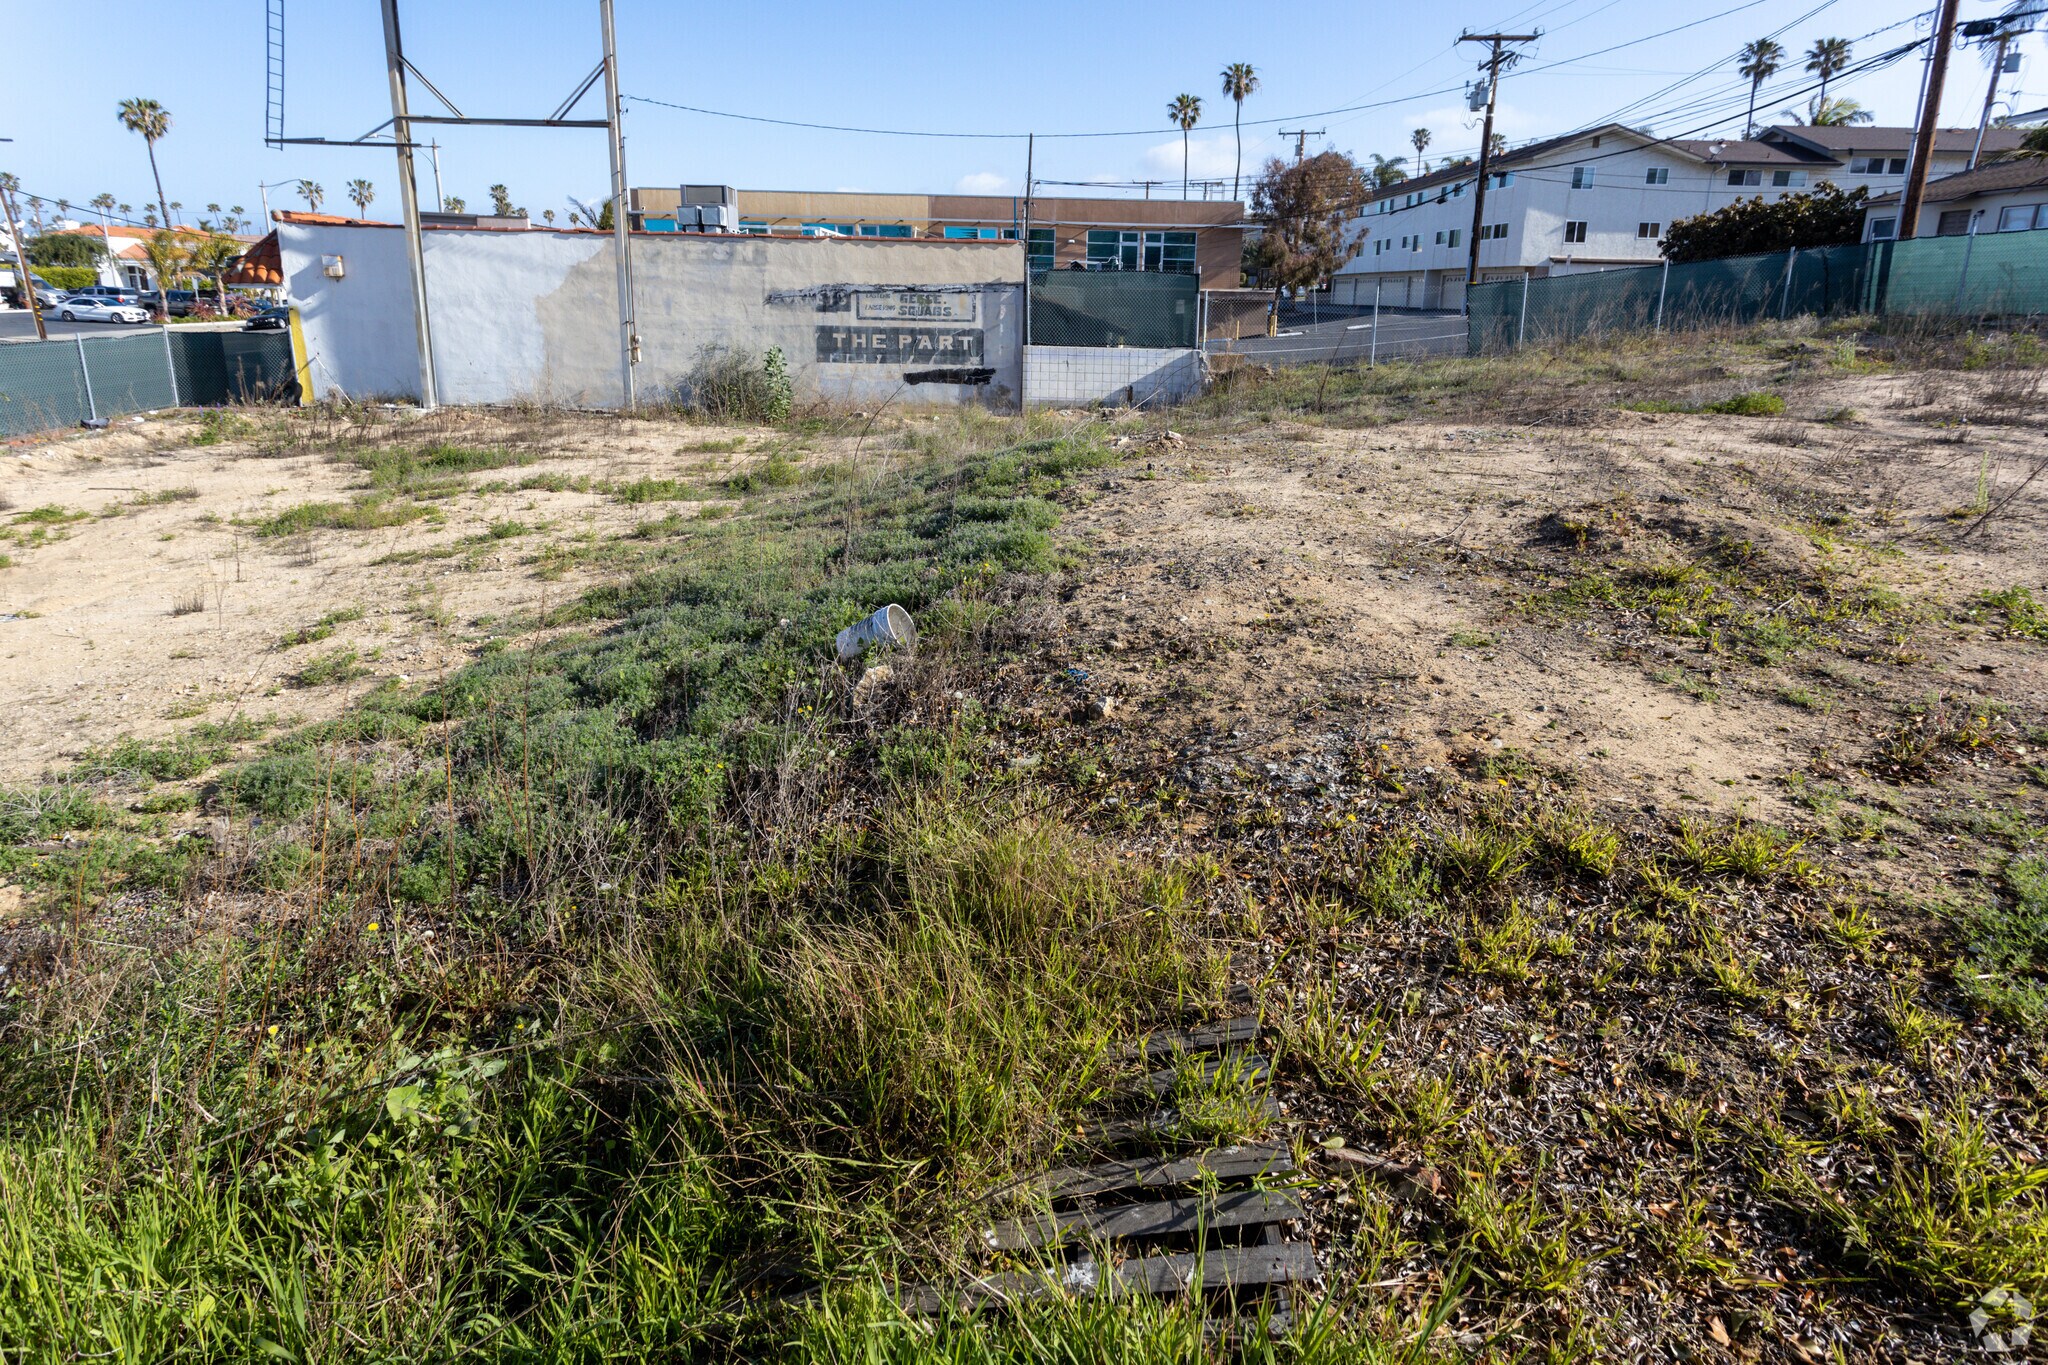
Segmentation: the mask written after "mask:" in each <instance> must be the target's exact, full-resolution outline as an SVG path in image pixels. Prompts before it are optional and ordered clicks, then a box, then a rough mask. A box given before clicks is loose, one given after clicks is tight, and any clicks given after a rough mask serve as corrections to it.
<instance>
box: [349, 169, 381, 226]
mask: <svg viewBox="0 0 2048 1365" xmlns="http://www.w3.org/2000/svg"><path fill="white" fill-rule="evenodd" d="M348 197H349V198H350V199H351V200H353V201H354V202H355V206H356V217H358V218H360V217H362V216H363V215H364V214H366V213H368V212H369V211H370V201H371V200H372V199H375V198H376V197H377V190H376V187H375V186H373V185H372V184H370V182H369V181H367V180H363V179H361V178H358V179H355V180H351V181H349V182H348Z"/></svg>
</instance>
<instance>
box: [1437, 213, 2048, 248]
mask: <svg viewBox="0 0 2048 1365" xmlns="http://www.w3.org/2000/svg"><path fill="white" fill-rule="evenodd" d="M2043 225H2044V226H2048V219H2044V220H2043ZM1464 237H1465V230H1464V229H1463V228H1452V229H1451V239H1450V241H1448V242H1446V243H1445V245H1446V246H1456V245H1457V244H1458V243H1459V242H1460V241H1462V240H1464Z"/></svg>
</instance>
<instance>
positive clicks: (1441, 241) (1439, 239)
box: [1436, 232, 1444, 246]
mask: <svg viewBox="0 0 2048 1365" xmlns="http://www.w3.org/2000/svg"><path fill="white" fill-rule="evenodd" d="M1436 244H1437V245H1438V246H1442V245H1443V244H1444V235H1443V233H1441V232H1439V233H1437V235H1436Z"/></svg>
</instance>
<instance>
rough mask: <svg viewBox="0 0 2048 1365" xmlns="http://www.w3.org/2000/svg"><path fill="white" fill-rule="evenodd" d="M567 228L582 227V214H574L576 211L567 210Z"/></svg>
mask: <svg viewBox="0 0 2048 1365" xmlns="http://www.w3.org/2000/svg"><path fill="white" fill-rule="evenodd" d="M569 226H570V227H581V226H583V215H582V214H580V213H578V212H576V210H574V209H570V210H569Z"/></svg>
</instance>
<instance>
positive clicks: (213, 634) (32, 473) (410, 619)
mask: <svg viewBox="0 0 2048 1365" xmlns="http://www.w3.org/2000/svg"><path fill="white" fill-rule="evenodd" d="M295 420H299V421H301V422H303V420H304V419H295ZM451 422H459V423H460V427H459V430H458V429H456V428H455V427H451V426H449V425H447V423H451ZM599 429H601V431H602V439H592V436H593V432H594V431H596V430H599ZM195 431H196V427H195V426H194V425H193V422H192V420H191V419H190V418H188V417H185V416H171V417H167V418H164V419H158V420H150V421H145V422H143V423H140V424H124V425H123V426H121V427H118V428H116V429H113V430H110V431H105V432H93V433H81V434H78V435H74V436H67V437H65V438H62V439H60V440H57V441H54V442H49V443H46V444H38V445H26V446H16V447H13V448H10V449H8V450H7V451H6V452H5V453H4V454H0V537H11V540H10V539H5V538H0V554H5V555H6V556H7V557H8V559H9V560H11V561H12V562H11V564H10V565H9V566H8V567H5V568H0V696H5V697H7V698H8V700H9V703H10V704H9V705H8V706H7V707H6V708H5V709H4V711H0V784H19V783H23V782H28V781H32V780H34V779H35V778H36V777H37V776H38V775H41V774H44V773H46V772H49V771H51V770H52V769H55V768H61V767H62V766H64V765H65V764H67V763H68V762H70V761H73V760H75V759H76V758H78V757H79V756H80V755H81V754H83V753H85V752H86V751H88V750H90V749H93V748H95V747H100V746H104V745H106V744H107V743H108V742H110V741H112V740H114V739H116V738H118V737H121V736H130V735H132V736H135V737H137V738H143V739H149V738H155V737H158V736H162V735H165V734H168V733H171V732H173V731H176V730H179V729H183V728H186V727H189V726H191V725H194V724H198V723H200V722H201V721H206V720H212V721H219V720H223V719H226V718H228V717H230V716H253V717H268V716H275V717H280V718H282V717H295V718H299V719H302V720H312V719H318V718H321V717H324V716H329V715H332V714H334V713H336V712H338V711H339V710H341V709H342V708H343V707H344V706H345V705H346V704H347V703H348V702H349V701H350V700H351V699H352V698H354V697H356V696H359V695H360V694H361V693H363V692H364V691H366V690H368V689H369V688H372V687H375V686H377V685H378V684H379V683H381V682H383V681H384V680H387V679H390V678H394V677H396V678H402V679H430V678H434V677H437V676H440V675H442V674H444V673H446V672H448V671H449V670H450V669H453V668H455V667H458V666H460V665H461V664H463V663H465V662H467V661H468V660H469V659H471V658H473V657H475V655H476V653H477V652H478V650H479V649H480V648H481V647H483V645H484V644H485V643H486V642H487V641H489V640H491V639H493V638H497V637H511V638H514V639H516V638H519V637H521V636H522V635H523V634H525V633H528V632H530V631H531V630H532V629H533V627H534V624H535V622H536V621H537V620H538V619H539V618H540V617H541V615H542V614H543V613H544V612H545V611H546V610H547V608H548V607H549V606H550V605H552V604H559V603H562V602H564V601H567V600H569V599H570V598H571V597H572V596H573V595H574V594H575V593H576V592H577V591H579V590H580V589H581V588H582V587H584V586H585V585H587V584H588V583H589V582H590V581H592V580H593V579H596V578H601V577H608V576H610V574H611V573H612V572H615V571H614V570H610V569H603V568H599V569H593V568H591V567H589V566H588V564H587V563H586V562H582V561H578V560H575V559H570V560H569V561H567V562H565V563H560V564H558V565H555V566H549V565H547V564H544V563H540V562H536V561H537V558H538V557H539V556H541V555H542V553H543V551H544V550H546V549H547V548H548V547H550V546H553V547H558V548H559V547H572V548H573V547H576V546H584V547H590V546H595V545H598V544H601V543H602V542H603V541H605V540H606V539H607V538H609V537H615V536H618V535H620V534H622V533H625V532H628V531H630V529H631V528H632V527H634V526H636V525H638V524H640V523H642V522H645V521H649V520H652V519H654V518H658V517H661V516H663V515H666V514H668V513H670V512H674V511H680V512H681V513H683V514H684V515H686V516H687V515H691V514H692V513H693V510H694V509H695V508H698V507H701V506H704V505H707V504H705V503H701V502H699V503H693V502H687V501H684V502H655V503H637V504H636V503H628V502H622V501H620V500H618V499H616V498H613V497H610V496H607V495H605V494H604V493H602V492H597V491H588V490H586V491H575V490H565V491H560V492H551V491H548V490H546V489H529V490H526V491H511V490H506V491H499V492H479V491H476V489H477V488H478V487H479V486H483V485H487V484H489V483H492V482H494V481H495V482H499V483H508V484H517V483H518V482H520V481H522V480H526V479H529V478H532V477H534V476H539V475H547V474H559V475H563V476H566V477H567V478H568V479H571V480H576V479H588V480H593V481H600V482H620V481H630V480H636V479H643V478H675V479H681V480H688V481H691V482H693V483H695V484H699V485H702V484H704V483H706V482H709V481H712V480H715V479H717V478H719V477H722V476H723V475H724V474H726V473H729V472H730V471H731V469H732V468H733V467H734V466H735V465H736V464H744V463H746V462H747V461H748V460H749V459H750V458H752V457H750V456H748V455H745V454H742V453H726V452H716V453H711V454H706V453H703V452H701V451H691V450H688V449H686V448H685V447H687V446H690V445H707V444H718V443H720V441H721V438H732V437H733V435H734V434H733V433H730V432H722V431H719V430H717V429H714V428H708V427H702V426H684V425H682V424H680V423H652V422H650V423H634V424H630V425H621V424H618V423H616V422H601V421H600V420H599V419H574V418H567V417H560V416H554V417H549V418H547V419H545V420H542V421H533V420H522V419H519V418H516V417H490V416H482V415H476V414H469V415H465V416H463V417H461V418H454V417H450V418H448V419H437V418H429V419H415V421H414V422H413V423H412V424H411V426H410V427H409V428H407V429H405V430H404V431H402V432H400V431H397V430H394V432H393V435H394V437H396V438H401V439H405V440H411V441H429V440H436V439H448V438H449V437H450V436H451V435H453V436H455V437H458V438H459V439H460V440H461V441H463V442H464V443H466V444H492V443H496V442H511V443H514V444H515V445H516V446H517V447H518V448H519V450H520V451H521V458H522V459H523V460H525V461H526V462H525V463H522V464H520V465H518V466H516V467H512V468H506V469H501V470H491V471H487V472H484V473H480V474H476V475H473V476H471V477H470V478H469V480H468V483H469V485H470V487H469V488H468V489H466V490H464V491H462V492H460V493H457V494H455V495H453V496H448V497H444V498H437V499H435V500H433V502H432V504H431V506H432V508H433V513H434V515H433V517H432V518H431V519H422V520H416V521H412V522H409V523H407V524H405V525H400V526H391V527H385V528H380V529H375V530H338V529H321V530H316V531H311V532H306V533H303V534H298V535H292V536H282V537H267V536H263V535H261V534H259V533H258V531H257V524H258V523H260V522H262V521H263V520H265V519H267V518H270V517H273V516H275V515H277V514H278V513H279V512H281V511H283V510H285V509H286V508H288V507H291V506H294V505H296V504H300V503H306V502H316V501H334V502H347V501H348V500H349V499H350V498H351V497H353V496H355V495H356V494H358V493H360V492H362V491H364V489H365V487H366V482H367V481H366V476H365V474H364V471H363V470H361V469H360V468H358V467H356V466H355V465H353V464H350V463H346V462H341V461H337V460H336V459H335V458H333V457H331V456H330V455H329V454H327V453H324V452H322V451H318V450H307V449H286V450H283V451H278V450H274V449H269V450H267V449H265V447H264V445H263V443H262V442H261V441H260V440H236V441H230V442H226V443H223V444H219V445H213V446H195V445H193V444H192V443H191V441H192V437H193V434H194V433H195ZM152 499H168V500H164V501H151V500H152ZM50 507H55V508H59V509H63V512H64V514H66V515H70V514H76V513H84V514H86V515H85V516H84V517H83V518H82V519H78V520H72V521H64V522H54V523H37V522H35V521H33V520H24V518H25V517H28V516H29V515H30V514H32V513H33V512H34V511H35V509H38V508H50ZM505 522H518V523H520V524H521V525H522V526H524V527H526V528H528V529H527V531H526V532H525V533H522V534H519V535H516V536H512V537H508V538H505V539H502V540H494V539H492V538H491V534H490V528H491V527H492V525H493V524H494V523H505ZM38 531H40V532H41V533H42V534H41V536H40V537H38V536H37V535H36V533H37V532H38ZM450 550H452V551H453V553H445V554H444V553H443V552H447V551H450ZM354 611H360V612H361V613H362V615H361V618H360V619H357V620H351V621H345V622H340V623H337V624H336V625H334V626H333V627H332V631H333V633H332V635H331V636H330V637H328V638H326V639H322V640H318V641H313V642H309V643H305V644H300V645H297V646H291V647H287V646H285V645H283V644H282V643H281V642H282V640H283V639H284V637H285V636H287V635H288V634H290V633H292V632H294V631H301V630H304V629H306V628H308V627H311V626H313V625H315V624H316V623H317V622H319V621H320V620H321V618H322V617H324V616H327V615H329V614H330V613H336V612H354ZM341 649H354V650H356V651H358V653H359V654H360V655H361V656H362V663H363V666H365V667H367V669H368V670H369V672H368V673H367V674H366V675H365V676H362V677H360V678H356V679H353V680H350V681H346V682H341V683H334V684H328V685H324V686H314V687H301V686H295V685H293V679H294V675H295V674H296V673H297V671H298V670H299V669H301V668H303V667H304V666H305V664H306V663H307V662H308V661H309V660H312V659H316V658H318V657H320V656H322V655H325V654H327V653H329V652H331V651H335V650H341Z"/></svg>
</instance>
